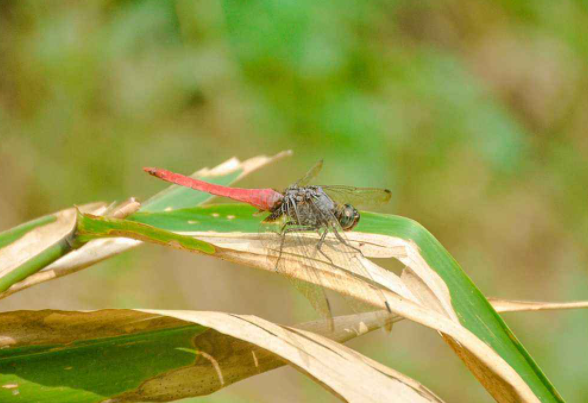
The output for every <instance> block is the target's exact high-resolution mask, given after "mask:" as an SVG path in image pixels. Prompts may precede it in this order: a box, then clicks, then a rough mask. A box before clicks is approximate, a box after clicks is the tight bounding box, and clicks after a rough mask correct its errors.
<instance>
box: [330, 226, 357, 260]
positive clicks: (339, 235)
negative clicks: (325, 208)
mask: <svg viewBox="0 0 588 403" xmlns="http://www.w3.org/2000/svg"><path fill="white" fill-rule="evenodd" d="M333 232H334V233H335V236H336V237H337V239H338V240H339V242H341V243H342V244H344V245H345V246H348V247H350V248H351V249H353V250H354V251H356V252H357V253H359V254H360V255H362V256H363V252H362V251H361V249H359V248H356V247H355V246H353V245H351V244H350V243H349V242H348V241H347V240H346V239H345V238H343V237H342V236H341V234H340V233H339V231H337V230H336V229H333Z"/></svg>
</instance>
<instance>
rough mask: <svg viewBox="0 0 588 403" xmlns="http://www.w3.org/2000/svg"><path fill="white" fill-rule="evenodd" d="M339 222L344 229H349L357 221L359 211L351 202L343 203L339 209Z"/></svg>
mask: <svg viewBox="0 0 588 403" xmlns="http://www.w3.org/2000/svg"><path fill="white" fill-rule="evenodd" d="M337 219H338V220H339V224H341V228H343V230H345V231H351V230H352V229H353V227H355V226H356V225H357V223H358V222H359V211H357V210H356V209H355V207H353V206H352V205H351V204H344V205H343V206H341V209H340V210H339V217H337Z"/></svg>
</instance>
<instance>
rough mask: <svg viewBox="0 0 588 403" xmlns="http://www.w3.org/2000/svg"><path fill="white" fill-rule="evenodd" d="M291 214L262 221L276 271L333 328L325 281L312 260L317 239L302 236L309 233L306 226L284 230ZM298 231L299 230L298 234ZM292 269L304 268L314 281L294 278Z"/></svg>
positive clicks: (261, 226)
mask: <svg viewBox="0 0 588 403" xmlns="http://www.w3.org/2000/svg"><path fill="white" fill-rule="evenodd" d="M287 219H288V217H285V219H284V220H281V221H277V222H262V223H261V225H260V232H261V233H263V235H264V238H266V239H267V241H266V242H265V246H266V248H267V249H268V251H269V253H270V256H271V257H273V258H274V259H277V262H276V270H277V271H278V272H279V273H281V274H283V275H284V276H286V278H287V279H288V280H290V283H291V284H292V285H293V286H294V287H295V288H296V289H297V290H298V291H300V293H301V294H302V295H304V297H306V299H308V301H309V302H310V304H311V305H312V307H313V308H314V310H315V311H317V313H318V314H319V315H320V316H321V317H323V318H325V319H328V320H329V323H330V327H331V329H332V328H333V312H332V310H331V304H330V302H329V299H328V297H327V293H326V290H325V287H324V284H323V283H322V281H321V277H320V274H319V272H318V271H317V270H316V267H315V265H314V264H312V263H311V261H312V259H314V258H315V257H314V256H312V254H313V253H314V249H316V248H313V245H314V244H316V241H317V240H316V239H312V238H308V237H304V236H300V233H302V232H307V233H308V232H309V231H308V230H307V229H304V228H301V227H296V226H291V227H290V228H291V229H292V230H293V231H290V232H288V233H282V232H281V227H282V226H283V225H284V223H285V222H286V220H287ZM296 230H300V232H299V233H296V232H297V231H296ZM293 270H302V271H304V274H303V277H305V278H308V279H309V280H311V281H313V282H306V281H301V280H299V279H297V278H296V277H293Z"/></svg>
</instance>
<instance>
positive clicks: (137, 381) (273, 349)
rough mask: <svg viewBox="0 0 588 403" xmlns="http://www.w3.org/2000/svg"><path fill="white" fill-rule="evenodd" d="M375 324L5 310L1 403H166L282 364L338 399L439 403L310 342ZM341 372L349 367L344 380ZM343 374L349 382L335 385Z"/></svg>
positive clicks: (363, 362)
mask: <svg viewBox="0 0 588 403" xmlns="http://www.w3.org/2000/svg"><path fill="white" fill-rule="evenodd" d="M373 319H374V315H372V314H363V315H359V316H358V315H350V316H346V317H339V318H335V320H336V322H337V323H338V324H340V327H341V328H345V329H346V330H345V331H341V332H338V333H330V332H329V331H328V330H327V329H328V326H327V324H326V323H324V322H310V323H304V324H301V325H297V326H296V328H297V329H299V330H295V331H292V330H291V329H290V328H286V327H280V326H278V325H275V324H272V323H269V322H267V321H264V320H262V319H260V318H255V317H253V316H242V315H233V314H226V313H220V312H198V311H138V310H125V309H121V310H113V309H109V310H101V311H91V312H79V311H57V310H44V311H15V312H4V313H0V328H2V336H3V337H1V338H0V384H1V385H2V387H1V388H0V401H3V402H5V401H22V402H33V401H34V402H39V403H44V402H47V403H54V402H81V403H94V402H102V401H105V400H107V399H113V400H116V401H172V400H177V399H182V398H186V397H192V396H203V395H208V394H210V393H213V392H215V391H217V390H219V389H221V388H223V387H226V386H228V385H231V384H233V383H235V382H238V381H240V380H242V379H246V378H248V377H251V376H255V375H259V374H261V373H264V372H266V371H269V370H272V369H275V368H278V367H281V366H283V365H286V363H287V362H288V361H290V362H293V363H295V364H297V365H300V366H302V367H303V368H304V369H305V370H307V371H309V372H311V373H312V375H313V376H314V377H316V378H318V379H321V380H322V381H324V382H325V383H328V384H330V385H329V386H330V387H333V388H335V389H339V390H337V392H338V393H341V394H342V395H349V394H351V393H353V394H354V395H357V394H358V393H361V391H362V390H361V388H362V387H365V386H364V385H369V386H371V391H369V392H368V393H370V394H371V397H373V396H377V395H381V393H382V391H390V392H394V393H396V394H402V395H403V396H405V398H404V399H403V400H402V401H406V402H408V401H410V402H423V403H424V402H430V401H438V402H439V401H440V400H435V399H431V398H432V397H434V395H433V394H432V393H431V392H429V391H428V390H427V389H426V388H424V387H423V386H422V385H420V384H418V383H417V382H415V381H413V380H411V379H410V378H407V377H405V376H404V375H402V374H399V373H396V372H395V371H393V370H390V369H388V368H386V367H383V366H382V365H380V364H378V363H375V362H372V361H371V360H369V359H368V358H367V357H363V356H361V355H359V354H357V353H355V352H353V353H351V351H350V350H349V349H348V348H346V347H344V346H342V345H339V344H336V343H329V340H326V339H325V338H324V337H323V338H321V337H320V336H318V335H320V334H325V335H327V336H328V337H329V338H332V339H333V340H336V341H339V342H344V341H347V340H350V339H352V338H354V337H356V336H358V335H361V334H364V333H365V332H368V331H371V330H374V329H376V328H377V326H375V325H374V323H375V322H374V320H373ZM358 323H362V327H359V326H358ZM268 329H269V330H268ZM305 331H306V332H307V333H305V334H303V335H301V334H300V332H305ZM308 332H313V333H308ZM293 343H296V344H294V348H293ZM325 344H326V345H327V346H328V348H325ZM307 350H308V352H307ZM341 365H345V366H346V368H347V370H346V371H344V372H343V374H341V371H340V369H341ZM305 367H307V368H305ZM341 376H343V377H347V378H349V379H348V382H340V379H341ZM355 380H359V381H362V382H354V381H355ZM372 400H373V399H372Z"/></svg>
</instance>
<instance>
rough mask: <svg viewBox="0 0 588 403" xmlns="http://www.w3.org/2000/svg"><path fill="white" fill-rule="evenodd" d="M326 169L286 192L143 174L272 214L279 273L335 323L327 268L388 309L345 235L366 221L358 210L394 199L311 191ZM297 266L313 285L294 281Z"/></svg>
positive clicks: (352, 191) (159, 172)
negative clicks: (326, 282) (292, 272)
mask: <svg viewBox="0 0 588 403" xmlns="http://www.w3.org/2000/svg"><path fill="white" fill-rule="evenodd" d="M322 165H323V162H322V160H321V161H319V162H317V163H316V164H315V165H314V166H313V167H312V168H311V169H310V170H309V171H308V172H307V173H306V175H305V176H304V177H302V179H300V180H299V181H298V182H296V183H294V184H293V185H291V186H289V187H287V188H286V189H285V190H284V191H283V192H278V191H276V190H274V189H242V188H234V187H227V186H221V185H216V184H212V183H208V182H204V181H201V180H198V179H194V178H190V177H187V176H184V175H181V174H177V173H174V172H170V171H167V170H164V169H159V168H144V170H145V171H146V172H148V173H149V174H151V175H153V176H155V177H157V178H160V179H163V180H165V181H167V182H171V183H174V184H177V185H181V186H186V187H189V188H192V189H195V190H199V191H202V192H206V193H209V194H212V195H215V196H221V197H228V198H230V199H233V200H236V201H240V202H244V203H248V204H250V205H252V206H254V207H256V208H258V209H259V210H260V211H263V212H269V215H268V216H267V217H266V218H265V220H263V222H262V224H261V232H264V233H272V234H274V235H273V236H270V237H269V238H270V241H269V244H268V249H269V250H271V251H273V252H275V254H276V258H277V259H276V270H277V271H279V272H282V273H283V274H286V275H287V276H288V277H289V278H290V279H291V280H293V283H294V285H295V286H296V288H297V289H298V290H299V291H301V292H302V293H303V294H304V296H305V297H306V298H308V300H309V301H310V303H311V304H312V306H313V307H314V308H315V309H316V310H317V311H318V312H319V313H320V314H321V315H322V316H324V317H326V318H329V319H332V307H331V304H330V302H329V299H328V297H327V294H326V292H325V289H324V286H323V285H322V283H323V281H324V280H323V279H324V267H325V265H328V266H329V267H331V268H335V269H336V270H339V271H340V272H341V273H343V272H344V274H345V275H346V277H347V283H346V284H349V278H350V277H351V278H352V283H353V287H354V289H355V295H357V294H360V295H363V296H365V298H364V299H365V300H370V299H372V300H373V299H374V298H378V299H380V300H382V302H383V304H384V305H385V306H386V307H388V304H387V302H386V299H385V297H384V295H383V293H382V292H381V290H380V289H379V288H378V287H377V284H375V282H374V281H373V278H372V276H371V274H370V270H369V268H368V267H367V265H366V261H367V259H365V258H364V257H363V255H362V253H361V251H360V250H359V249H358V248H356V247H354V246H353V245H352V244H351V243H350V242H349V240H348V239H347V236H346V234H345V233H346V232H348V231H351V230H352V229H353V228H354V227H355V226H356V225H357V224H358V222H359V220H360V219H361V215H360V213H359V211H358V210H357V209H356V206H360V205H374V204H382V203H386V202H388V201H389V200H390V198H391V195H392V194H391V192H390V190H388V189H378V188H357V187H351V186H327V185H321V186H319V185H310V184H309V183H310V182H311V181H312V180H313V179H314V178H315V177H316V176H317V174H318V173H319V172H320V170H321V169H322ZM329 234H332V236H329ZM309 235H315V236H309ZM293 263H296V267H298V268H299V270H306V271H307V272H306V278H310V279H314V281H313V282H312V283H311V282H303V281H300V280H297V279H294V278H293V277H292V276H291V275H289V273H290V270H289V268H288V264H293ZM340 277H341V276H339V278H340ZM337 278H338V276H337V275H335V276H332V278H331V281H335V282H336V281H338V280H337ZM347 300H348V302H349V304H350V305H351V306H352V307H353V308H354V310H356V311H364V310H369V308H367V307H366V306H363V304H362V303H360V302H358V300H357V299H356V298H351V297H347ZM371 309H374V308H373V307H372V308H371ZM388 310H389V308H388Z"/></svg>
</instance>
